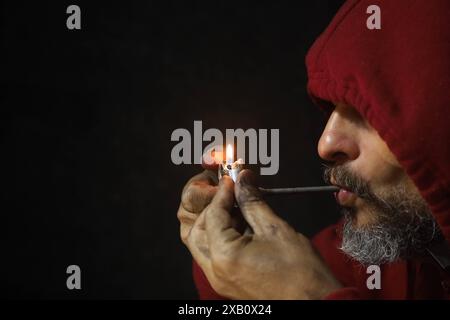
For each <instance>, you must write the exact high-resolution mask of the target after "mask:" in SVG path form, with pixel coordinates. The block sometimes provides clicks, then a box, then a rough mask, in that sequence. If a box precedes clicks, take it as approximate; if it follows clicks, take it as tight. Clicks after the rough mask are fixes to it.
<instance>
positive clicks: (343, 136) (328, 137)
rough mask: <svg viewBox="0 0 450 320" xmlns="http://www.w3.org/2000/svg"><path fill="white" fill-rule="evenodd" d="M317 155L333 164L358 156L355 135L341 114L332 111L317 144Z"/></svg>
mask: <svg viewBox="0 0 450 320" xmlns="http://www.w3.org/2000/svg"><path fill="white" fill-rule="evenodd" d="M317 150H318V152H319V156H320V157H321V158H322V159H324V160H326V161H328V162H333V163H334V164H342V163H344V162H347V161H351V160H355V159H356V158H358V156H359V146H358V142H357V135H356V132H355V130H354V128H352V125H351V124H350V123H348V120H346V119H345V118H344V117H343V116H342V115H341V114H339V113H337V112H333V113H332V114H331V116H330V118H329V120H328V123H327V125H326V127H325V129H324V131H323V133H322V136H321V137H320V140H319V143H318V145H317Z"/></svg>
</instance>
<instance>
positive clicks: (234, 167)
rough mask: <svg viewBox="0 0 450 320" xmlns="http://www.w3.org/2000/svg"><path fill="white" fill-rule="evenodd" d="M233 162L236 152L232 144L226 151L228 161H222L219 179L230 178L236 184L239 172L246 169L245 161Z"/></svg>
mask: <svg viewBox="0 0 450 320" xmlns="http://www.w3.org/2000/svg"><path fill="white" fill-rule="evenodd" d="M233 160H234V152H233V148H232V147H231V144H229V145H228V146H227V150H226V159H225V160H222V163H221V164H220V165H219V172H218V176H219V179H220V178H222V176H229V177H230V178H231V179H233V181H234V182H236V180H237V177H238V175H239V172H241V171H242V170H243V169H244V160H242V159H238V160H236V161H233Z"/></svg>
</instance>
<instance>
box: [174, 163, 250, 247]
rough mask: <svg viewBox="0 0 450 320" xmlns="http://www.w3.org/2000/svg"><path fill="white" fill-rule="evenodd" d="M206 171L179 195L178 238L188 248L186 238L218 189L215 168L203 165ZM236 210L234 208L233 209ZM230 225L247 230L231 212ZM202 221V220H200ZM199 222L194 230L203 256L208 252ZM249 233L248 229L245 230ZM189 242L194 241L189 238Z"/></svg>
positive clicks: (239, 216) (235, 214)
mask: <svg viewBox="0 0 450 320" xmlns="http://www.w3.org/2000/svg"><path fill="white" fill-rule="evenodd" d="M203 166H204V167H205V168H208V169H207V170H204V171H203V172H202V173H200V174H198V175H196V176H194V177H192V178H191V179H190V180H189V181H188V182H187V183H186V185H185V187H184V188H183V191H182V194H181V204H180V207H179V209H178V213H177V217H178V220H179V221H180V236H181V240H182V241H183V243H184V244H185V245H186V246H188V238H189V235H190V233H191V230H192V227H193V226H194V223H195V222H196V220H197V218H198V217H199V215H200V214H201V213H202V211H203V210H204V209H205V208H206V207H207V206H208V205H209V204H210V202H211V200H212V199H213V197H214V195H215V194H216V192H217V190H218V187H217V183H218V178H217V166H214V165H212V166H207V165H206V164H204V165H203ZM234 209H236V208H234ZM231 220H232V225H233V226H234V228H236V230H239V231H241V232H243V230H245V229H246V228H247V224H246V223H245V220H244V219H243V218H242V215H241V214H240V213H239V212H237V210H233V211H232V212H231ZM202 221H203V218H202ZM202 221H200V222H201V223H200V228H199V230H196V232H197V236H196V237H195V240H196V241H197V245H196V246H197V249H198V250H202V251H203V252H204V253H205V254H207V252H208V243H207V241H206V238H205V237H206V234H205V232H204V227H203V222H202ZM247 231H249V229H248V230H247ZM190 239H191V241H192V240H193V239H194V238H193V237H191V238H190Z"/></svg>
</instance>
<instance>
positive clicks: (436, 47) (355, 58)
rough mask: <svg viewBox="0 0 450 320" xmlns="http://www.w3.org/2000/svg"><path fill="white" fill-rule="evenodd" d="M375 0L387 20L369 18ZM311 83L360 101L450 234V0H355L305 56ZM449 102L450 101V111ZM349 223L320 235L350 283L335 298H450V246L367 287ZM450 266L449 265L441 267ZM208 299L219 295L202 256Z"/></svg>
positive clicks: (384, 269)
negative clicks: (352, 249)
mask: <svg viewBox="0 0 450 320" xmlns="http://www.w3.org/2000/svg"><path fill="white" fill-rule="evenodd" d="M370 5H378V6H379V8H380V10H381V29H373V30H369V29H368V28H367V27H366V21H367V18H368V17H369V16H370V13H369V14H368V13H367V12H366V10H367V8H368V7H369V6H370ZM306 66H307V71H308V79H309V80H308V92H309V93H310V95H311V96H312V98H313V100H314V101H315V102H316V103H317V104H319V105H321V106H322V107H327V106H328V105H329V102H330V101H339V102H344V103H346V104H348V105H351V106H353V107H354V108H356V109H357V110H358V112H359V113H360V114H361V115H363V116H364V117H365V118H366V119H367V121H368V122H369V123H370V124H371V125H372V127H374V128H375V129H376V130H377V131H378V133H379V135H380V136H381V137H382V138H383V140H384V141H385V142H386V143H387V145H388V146H389V148H390V150H391V151H392V152H393V153H394V154H395V155H396V157H397V159H398V161H399V162H400V164H401V165H402V166H403V168H404V169H405V170H406V172H407V174H408V175H409V176H410V177H411V179H412V180H413V181H414V183H415V184H416V186H417V188H418V189H419V191H420V192H421V194H422V196H423V198H424V199H425V200H426V201H427V203H428V204H429V206H430V208H431V210H432V212H433V214H434V216H435V218H436V220H437V221H438V223H439V225H440V227H441V229H442V232H443V234H444V237H445V238H446V241H447V243H448V242H449V240H450V1H449V0H395V1H374V0H369V1H367V0H349V1H347V2H346V3H345V4H344V5H343V6H342V7H341V9H340V10H339V12H338V13H337V14H336V16H335V17H334V19H333V20H332V22H331V23H330V25H329V26H328V28H327V29H326V30H325V31H324V32H323V33H322V34H321V35H320V37H319V38H318V39H317V40H316V41H315V43H314V44H313V46H312V47H311V49H310V51H309V52H308V55H307V57H306ZM447 109H449V110H447ZM340 228H341V223H338V224H337V225H334V226H331V227H328V228H326V229H325V230H323V231H322V232H320V233H319V234H318V235H317V236H315V237H314V239H313V243H314V245H315V246H316V248H317V249H318V251H319V252H320V254H321V255H322V257H323V258H324V260H325V261H326V263H327V264H328V266H329V267H330V268H331V270H332V271H333V273H334V275H335V276H336V278H337V279H338V280H339V281H340V282H341V283H342V285H343V286H344V288H343V289H340V290H338V291H336V292H333V293H332V294H330V295H329V296H328V297H327V298H328V299H359V298H366V299H449V298H450V274H449V273H448V267H449V265H450V250H449V247H448V245H447V244H442V245H441V246H439V247H436V248H432V250H431V252H432V255H433V256H434V257H435V259H425V261H418V260H407V261H399V262H396V263H391V264H385V265H382V266H381V289H380V290H377V289H374V290H369V289H367V285H366V280H367V277H368V274H366V269H365V268H363V267H362V266H361V265H359V264H358V263H357V262H355V261H353V260H351V259H350V258H348V257H347V256H345V254H344V253H342V252H341V251H340V250H339V249H338V247H339V246H340V243H341V238H340V236H339V234H340V232H339V229H340ZM442 266H443V267H447V272H445V270H444V269H443V267H442ZM193 273H194V280H195V282H196V285H197V288H198V290H199V294H200V298H203V299H214V298H220V296H218V295H217V294H216V293H215V292H214V291H213V289H212V288H211V286H210V285H209V283H208V281H207V280H206V278H205V276H204V274H203V273H202V271H201V269H200V268H199V267H198V266H197V264H195V263H194V268H193Z"/></svg>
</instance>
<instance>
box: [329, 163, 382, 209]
mask: <svg viewBox="0 0 450 320" xmlns="http://www.w3.org/2000/svg"><path fill="white" fill-rule="evenodd" d="M323 178H324V180H325V182H326V183H328V184H332V183H331V180H333V184H336V185H338V186H340V187H342V188H344V189H346V190H348V191H351V192H353V193H354V194H355V195H357V196H358V197H359V198H361V199H364V200H365V201H366V202H367V203H368V204H371V205H373V206H375V207H378V208H384V209H388V207H390V205H389V204H388V203H387V202H386V201H385V200H384V199H381V198H379V197H378V196H376V195H375V193H374V192H373V191H372V188H371V187H370V184H369V182H368V181H366V180H364V179H363V178H362V177H361V176H359V175H358V174H356V173H355V172H353V171H352V170H351V169H350V168H348V166H346V165H337V166H336V165H335V166H328V165H325V170H324V172H323Z"/></svg>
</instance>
